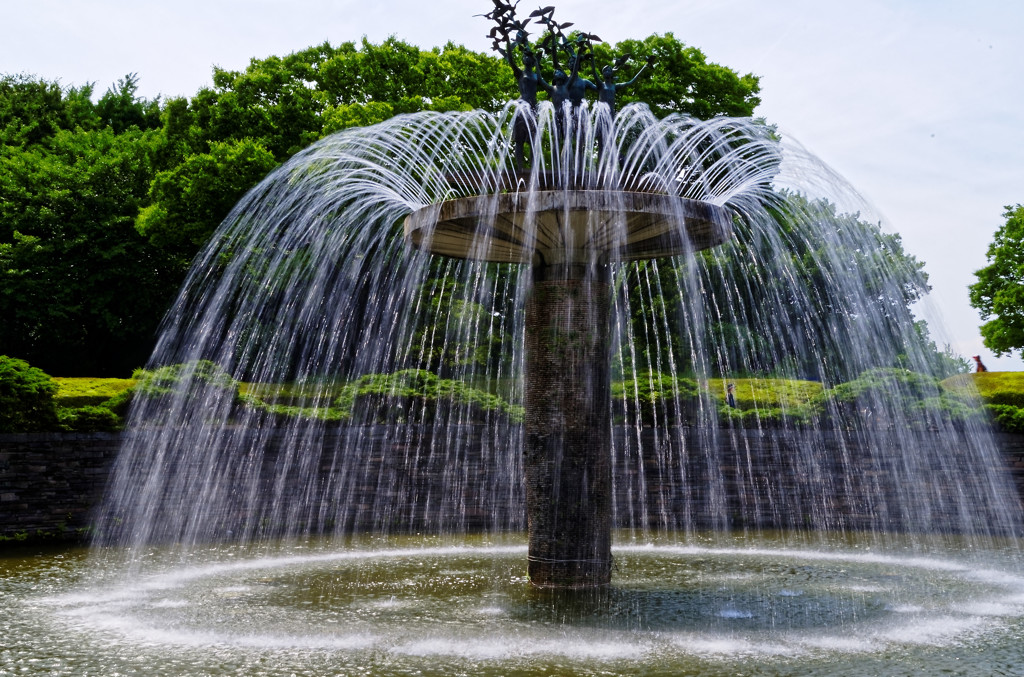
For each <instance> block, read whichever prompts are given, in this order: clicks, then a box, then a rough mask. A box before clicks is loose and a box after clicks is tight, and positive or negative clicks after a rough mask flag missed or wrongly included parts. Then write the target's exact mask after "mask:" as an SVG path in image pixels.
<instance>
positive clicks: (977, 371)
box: [971, 355, 988, 374]
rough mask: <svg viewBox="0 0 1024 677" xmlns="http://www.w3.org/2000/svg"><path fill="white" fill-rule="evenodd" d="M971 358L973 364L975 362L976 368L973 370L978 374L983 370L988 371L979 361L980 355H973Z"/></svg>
mask: <svg viewBox="0 0 1024 677" xmlns="http://www.w3.org/2000/svg"><path fill="white" fill-rule="evenodd" d="M971 359H972V360H974V362H975V364H977V368H976V369H975V370H974V372H975V373H976V374H980V373H981V372H983V371H988V369H986V368H985V365H984V364H983V363H982V361H981V355H975V356H974V357H972V358H971Z"/></svg>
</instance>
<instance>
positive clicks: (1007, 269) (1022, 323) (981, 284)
mask: <svg viewBox="0 0 1024 677" xmlns="http://www.w3.org/2000/svg"><path fill="white" fill-rule="evenodd" d="M1003 216H1004V217H1005V218H1006V223H1004V224H1003V225H1002V226H1000V227H999V230H997V231H996V234H995V237H994V239H993V241H992V244H990V245H989V248H988V254H987V259H988V261H989V264H988V265H987V266H985V267H984V268H982V269H981V270H978V271H976V272H975V273H974V275H975V276H976V277H977V278H978V281H977V282H975V283H974V284H972V285H971V286H970V299H971V305H972V306H974V307H975V308H977V309H978V311H979V312H980V313H981V319H982V320H988V321H987V322H985V323H984V324H983V325H981V336H982V338H983V340H984V342H985V345H986V346H988V347H989V348H991V349H992V351H993V352H995V354H996V355H1003V354H1007V353H1012V352H1013V351H1014V350H1021V351H1024V205H1017V206H1016V207H1007V208H1006V212H1005V213H1004V214H1003ZM989 318H991V319H989Z"/></svg>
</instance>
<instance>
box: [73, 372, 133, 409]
mask: <svg viewBox="0 0 1024 677" xmlns="http://www.w3.org/2000/svg"><path fill="white" fill-rule="evenodd" d="M53 380H54V381H55V382H56V383H57V394H56V396H55V397H54V400H55V401H56V402H57V406H58V407H62V408H75V407H87V406H92V405H99V404H103V403H104V402H106V401H107V400H109V399H110V398H111V397H114V396H115V395H118V394H120V393H121V392H123V391H125V390H128V389H130V388H131V387H132V386H133V385H135V381H134V380H132V379H126V378H67V377H57V378H54V379H53Z"/></svg>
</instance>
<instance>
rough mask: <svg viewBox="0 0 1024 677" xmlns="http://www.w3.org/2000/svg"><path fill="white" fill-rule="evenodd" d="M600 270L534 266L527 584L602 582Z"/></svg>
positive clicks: (606, 467)
mask: <svg viewBox="0 0 1024 677" xmlns="http://www.w3.org/2000/svg"><path fill="white" fill-rule="evenodd" d="M610 304H611V288H610V284H609V282H608V270H607V266H589V267H588V266H585V265H560V266H537V267H535V268H534V270H533V288H532V290H531V291H530V295H529V297H528V298H527V301H526V346H525V349H526V364H525V384H524V399H525V402H524V404H525V409H526V422H525V432H526V435H525V449H524V466H525V470H526V510H527V523H528V529H529V550H530V551H529V565H528V566H529V576H530V581H531V582H532V583H533V584H534V585H536V586H538V587H543V588H588V587H594V586H600V585H607V584H608V583H609V582H610V580H611V565H612V557H611V517H612V516H611V507H612V497H611V489H612V477H611V418H610V416H611V412H610V395H609V389H610V374H609V372H610V355H609V345H608V341H609V339H608V335H609V326H608V322H609V308H610Z"/></svg>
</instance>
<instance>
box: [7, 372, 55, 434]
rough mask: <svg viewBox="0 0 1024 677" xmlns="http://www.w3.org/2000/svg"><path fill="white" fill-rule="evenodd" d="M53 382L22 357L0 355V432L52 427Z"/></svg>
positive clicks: (43, 430) (50, 429)
mask: <svg viewBox="0 0 1024 677" xmlns="http://www.w3.org/2000/svg"><path fill="white" fill-rule="evenodd" d="M56 394H57V384H56V383H54V381H53V379H52V378H50V375H49V374H47V373H46V372H44V371H43V370H42V369H37V368H35V367H33V366H30V365H29V363H28V362H26V361H25V360H19V359H17V358H14V357H8V356H7V355H0V433H31V432H47V431H52V430H56V429H57V427H58V423H57V405H56V403H55V402H54V400H53V397H54V395H56Z"/></svg>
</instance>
